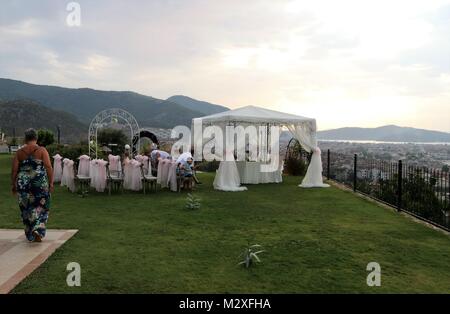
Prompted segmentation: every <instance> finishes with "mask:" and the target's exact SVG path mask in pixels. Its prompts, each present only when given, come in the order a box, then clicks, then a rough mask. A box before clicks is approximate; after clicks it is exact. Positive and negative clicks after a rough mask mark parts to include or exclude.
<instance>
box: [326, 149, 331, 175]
mask: <svg viewBox="0 0 450 314" xmlns="http://www.w3.org/2000/svg"><path fill="white" fill-rule="evenodd" d="M327 155H328V156H327V179H328V180H330V168H331V165H330V155H331V153H330V150H328V152H327Z"/></svg>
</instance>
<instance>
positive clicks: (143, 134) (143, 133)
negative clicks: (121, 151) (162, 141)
mask: <svg viewBox="0 0 450 314" xmlns="http://www.w3.org/2000/svg"><path fill="white" fill-rule="evenodd" d="M142 138H148V139H149V140H150V141H152V143H155V144H159V141H158V137H157V136H156V134H155V133H154V132H152V131H151V130H149V129H147V128H143V129H140V130H139V132H137V133H135V134H134V136H133V146H132V147H133V151H138V150H139V146H140V142H139V141H140V139H142Z"/></svg>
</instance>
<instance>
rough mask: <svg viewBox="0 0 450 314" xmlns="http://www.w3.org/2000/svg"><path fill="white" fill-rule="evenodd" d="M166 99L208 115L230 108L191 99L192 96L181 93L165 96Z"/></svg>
mask: <svg viewBox="0 0 450 314" xmlns="http://www.w3.org/2000/svg"><path fill="white" fill-rule="evenodd" d="M166 100H167V101H171V102H174V103H176V104H179V105H181V106H183V107H185V108H188V109H191V110H195V111H198V112H201V113H203V114H205V115H210V114H214V113H219V112H224V111H227V110H230V109H229V108H227V107H224V106H220V105H215V104H211V103H209V102H206V101H200V100H196V99H193V98H190V97H187V96H183V95H176V96H172V97H169V98H167V99H166Z"/></svg>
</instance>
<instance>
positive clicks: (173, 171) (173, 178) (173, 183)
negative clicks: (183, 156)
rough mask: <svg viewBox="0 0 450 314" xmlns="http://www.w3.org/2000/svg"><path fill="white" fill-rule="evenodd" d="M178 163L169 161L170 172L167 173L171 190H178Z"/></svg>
mask: <svg viewBox="0 0 450 314" xmlns="http://www.w3.org/2000/svg"><path fill="white" fill-rule="evenodd" d="M177 165H178V163H177V162H175V161H172V162H169V167H168V173H167V186H168V187H169V188H170V190H171V191H173V192H176V191H177Z"/></svg>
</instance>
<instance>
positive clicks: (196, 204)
mask: <svg viewBox="0 0 450 314" xmlns="http://www.w3.org/2000/svg"><path fill="white" fill-rule="evenodd" d="M185 208H186V209H189V210H194V209H199V208H200V199H198V198H197V197H196V196H195V195H193V194H191V193H188V195H187V198H186V205H185Z"/></svg>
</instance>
